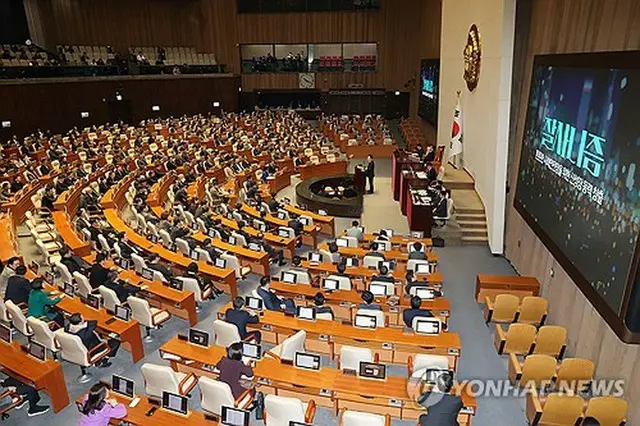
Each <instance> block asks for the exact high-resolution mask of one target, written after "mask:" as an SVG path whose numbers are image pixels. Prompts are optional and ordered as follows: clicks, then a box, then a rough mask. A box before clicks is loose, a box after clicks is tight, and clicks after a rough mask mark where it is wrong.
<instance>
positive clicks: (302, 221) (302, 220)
mask: <svg viewBox="0 0 640 426" xmlns="http://www.w3.org/2000/svg"><path fill="white" fill-rule="evenodd" d="M298 220H299V221H300V223H301V224H302V225H303V226H307V225H309V218H306V217H302V216H300V217H299V218H298Z"/></svg>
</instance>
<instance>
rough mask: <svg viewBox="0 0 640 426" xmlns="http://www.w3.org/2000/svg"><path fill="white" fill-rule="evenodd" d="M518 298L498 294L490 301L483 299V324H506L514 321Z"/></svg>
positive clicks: (518, 302) (486, 298) (511, 295)
mask: <svg viewBox="0 0 640 426" xmlns="http://www.w3.org/2000/svg"><path fill="white" fill-rule="evenodd" d="M519 305H520V298H519V297H518V296H514V295H513V294H498V295H497V296H496V297H495V300H494V301H492V300H491V299H490V298H489V297H485V305H484V319H485V323H486V324H489V323H490V322H495V323H501V324H508V323H512V322H513V321H515V319H516V315H517V313H518V307H519Z"/></svg>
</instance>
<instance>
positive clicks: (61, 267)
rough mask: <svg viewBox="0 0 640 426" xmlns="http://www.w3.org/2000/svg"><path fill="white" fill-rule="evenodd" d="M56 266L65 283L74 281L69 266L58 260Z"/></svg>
mask: <svg viewBox="0 0 640 426" xmlns="http://www.w3.org/2000/svg"><path fill="white" fill-rule="evenodd" d="M54 266H55V268H56V271H58V273H59V274H60V276H61V277H62V281H63V282H65V283H72V282H73V276H72V275H71V272H69V268H67V266H66V265H65V264H64V263H61V262H56V263H55V265H54Z"/></svg>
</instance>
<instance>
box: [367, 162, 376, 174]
mask: <svg viewBox="0 0 640 426" xmlns="http://www.w3.org/2000/svg"><path fill="white" fill-rule="evenodd" d="M364 174H365V175H366V176H371V177H373V176H375V175H376V163H375V162H374V161H371V162H370V163H367V169H366V170H365V172H364Z"/></svg>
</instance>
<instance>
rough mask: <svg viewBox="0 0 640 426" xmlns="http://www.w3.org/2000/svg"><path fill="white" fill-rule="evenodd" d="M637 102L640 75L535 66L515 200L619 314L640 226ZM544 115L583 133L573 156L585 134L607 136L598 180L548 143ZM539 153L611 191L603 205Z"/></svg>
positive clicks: (627, 71)
mask: <svg viewBox="0 0 640 426" xmlns="http://www.w3.org/2000/svg"><path fill="white" fill-rule="evenodd" d="M638 100H640V72H639V71H638V70H625V69H607V68H573V67H558V66H536V67H535V68H534V70H533V78H532V88H531V94H530V99H529V105H528V111H527V119H526V125H525V131H524V140H523V146H522V153H521V159H520V168H519V173H518V185H517V190H516V195H515V204H516V207H517V208H519V209H522V210H524V211H525V212H526V214H528V215H529V216H530V217H531V219H533V221H535V222H536V224H537V225H539V228H540V229H541V230H542V232H543V233H544V234H546V237H547V238H548V239H550V240H551V241H552V242H553V244H555V245H556V246H557V248H559V250H560V251H561V252H562V254H563V255H564V256H565V257H566V260H568V261H569V262H571V264H573V266H574V267H575V268H576V269H577V270H578V271H579V273H580V275H581V276H582V278H583V280H585V281H586V282H588V283H589V284H590V285H591V287H592V288H594V289H595V290H596V292H597V293H598V294H599V295H600V296H601V297H602V298H603V299H604V300H605V301H606V303H607V304H608V305H609V306H610V307H611V308H612V309H613V310H614V311H616V312H617V313H620V309H621V303H622V298H623V295H624V291H625V288H626V283H627V275H628V273H629V269H630V266H631V263H632V260H633V253H634V249H635V245H636V240H637V236H638V230H639V228H640V226H639V218H640V210H639V209H640V196H639V192H638V188H639V185H638V182H637V179H638V178H640V176H639V175H638V160H639V157H640V113H639V110H638ZM545 117H553V118H555V119H557V120H559V121H562V122H564V123H570V124H571V125H572V126H575V127H576V136H575V140H574V153H575V152H576V151H577V147H578V145H579V141H580V134H581V132H582V129H586V130H587V131H588V132H590V133H593V134H596V135H600V136H602V137H604V138H606V143H604V145H603V147H604V150H603V151H604V164H603V166H602V167H603V169H602V173H601V174H600V176H599V178H595V177H593V176H592V175H591V174H590V173H589V172H588V171H586V170H584V169H580V168H578V167H576V166H575V165H573V164H571V162H570V161H569V160H568V159H567V158H563V157H562V156H560V155H557V154H556V153H555V152H553V151H550V150H547V149H545V148H544V147H543V146H542V145H541V140H542V138H541V137H542V130H543V126H544V118H545ZM536 150H538V151H542V152H544V153H545V154H546V155H547V156H550V157H552V158H553V159H554V160H556V161H557V162H558V163H560V164H562V165H563V166H567V167H568V168H570V169H571V170H572V171H573V172H575V173H576V174H577V175H579V176H581V177H582V178H583V179H584V180H585V181H588V182H590V183H592V184H593V185H594V186H596V187H598V188H600V189H602V190H604V198H603V201H602V204H601V205H599V204H598V203H596V202H594V201H593V200H592V199H590V197H588V196H587V195H585V194H584V193H582V192H581V191H578V190H577V189H576V188H575V187H574V186H572V185H571V184H570V183H569V182H567V181H566V180H564V179H563V178H562V177H559V176H558V175H556V174H555V173H553V172H552V171H551V170H550V169H549V168H547V167H546V165H545V164H541V163H540V162H539V161H537V160H536V158H535V157H536ZM518 204H519V206H518ZM534 230H535V227H534ZM536 232H537V230H536ZM574 279H575V278H574Z"/></svg>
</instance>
